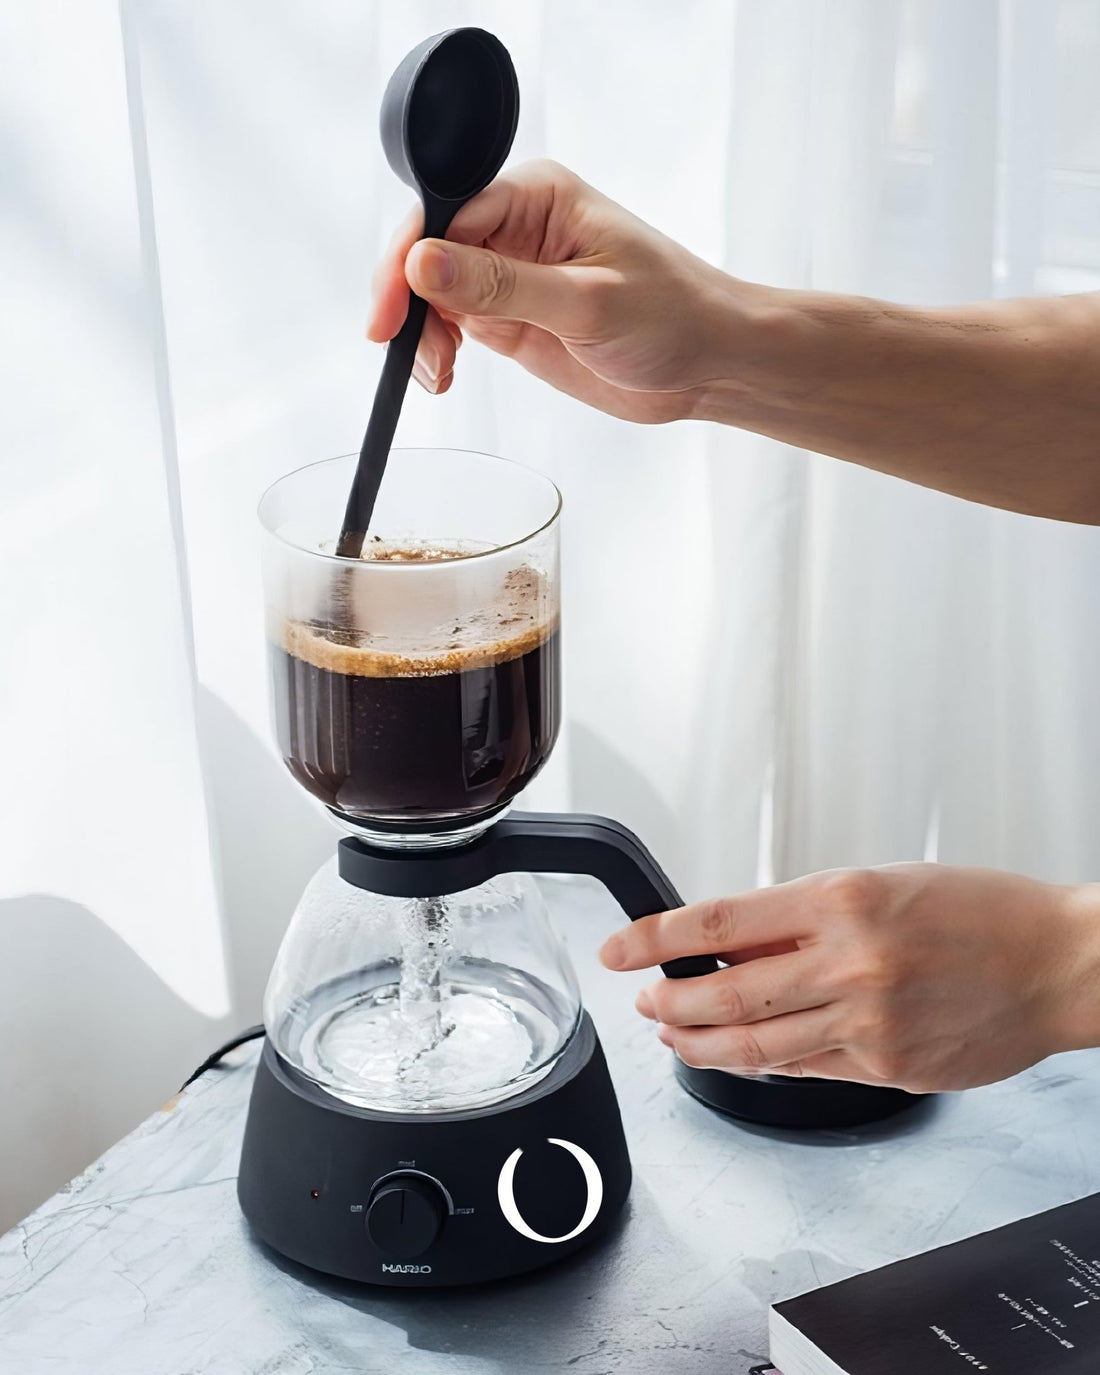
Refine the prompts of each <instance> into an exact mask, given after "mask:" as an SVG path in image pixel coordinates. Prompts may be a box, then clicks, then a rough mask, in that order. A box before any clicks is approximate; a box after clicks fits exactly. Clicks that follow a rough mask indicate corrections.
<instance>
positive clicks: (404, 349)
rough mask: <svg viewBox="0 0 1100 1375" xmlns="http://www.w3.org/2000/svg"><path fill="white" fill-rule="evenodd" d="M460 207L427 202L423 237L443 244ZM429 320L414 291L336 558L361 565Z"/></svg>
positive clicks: (394, 342)
mask: <svg viewBox="0 0 1100 1375" xmlns="http://www.w3.org/2000/svg"><path fill="white" fill-rule="evenodd" d="M461 204H462V202H461V201H437V200H435V199H434V198H428V199H427V201H426V203H425V206H424V233H423V235H422V237H423V238H425V239H441V238H443V236H444V234H446V232H447V228H448V226H449V225H450V223H451V220H452V219H453V218H454V215H455V212H456V211H457V210H458V208H459V206H460V205H461ZM427 314H428V303H427V301H425V300H424V299H423V298H422V297H420V296H417V295H416V293H415V292H413V291H410V292H409V309H408V312H407V314H406V315H405V323H404V324H403V325H402V326H401V328H400V329H399V330H398V331H397V333H396V334H395V335H394V337H393V338H392V339H391V340H390V342H389V346H388V347H387V349H386V359H385V362H384V363H383V364H382V375H381V377H380V378H379V379H378V389H377V390H376V391H375V393H374V404H373V405H372V406H371V412H370V419H369V420H368V421H367V432H366V434H365V435H364V436H363V447H362V448H361V449H360V451H359V463H358V465H357V466H356V469H355V477H354V478H353V479H352V484H351V491H350V492H349V493H348V504H347V509H346V510H345V512H344V523H343V525H342V526H341V527H340V540H339V543H338V544H337V546H336V553H337V554H338V555H339V556H340V557H341V558H346V559H357V558H358V557H359V556H360V554H361V553H362V551H363V541H364V540H365V539H366V537H367V531H368V530H369V529H370V522H371V517H372V516H373V515H374V503H375V502H376V501H377V500H378V489H379V487H380V486H381V485H382V474H383V473H384V472H385V471H386V460H387V459H388V458H389V456H390V447H391V445H392V444H393V436H394V432H395V431H396V429H397V422H398V420H399V419H400V417H401V406H402V404H403V402H404V400H405V393H406V392H407V391H408V389H409V378H410V377H411V376H412V369H413V362H414V361H415V359H416V350H417V346H418V345H419V343H420V336H421V334H422V333H423V330H424V320H425V318H426V317H427Z"/></svg>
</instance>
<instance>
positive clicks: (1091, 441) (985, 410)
mask: <svg viewBox="0 0 1100 1375" xmlns="http://www.w3.org/2000/svg"><path fill="white" fill-rule="evenodd" d="M703 329H704V331H705V333H706V335H707V339H706V343H705V351H706V354H707V355H708V356H709V357H710V358H712V359H715V360H717V361H716V366H715V367H714V370H713V372H712V375H711V376H710V378H709V379H708V381H707V382H706V383H705V384H704V385H703V386H702V387H700V388H698V389H697V398H698V399H697V401H696V403H695V405H694V407H693V411H692V414H693V415H694V416H696V417H697V418H701V419H708V420H716V421H720V422H722V423H725V424H729V425H736V426H738V427H740V428H742V429H747V430H754V431H756V432H758V433H761V434H767V435H770V436H772V437H773V438H776V439H779V440H782V441H784V442H785V443H789V444H795V445H798V446H800V447H802V448H806V449H811V450H814V451H816V452H818V453H824V454H831V455H833V456H834V457H837V458H843V459H847V460H849V461H850V462H853V463H859V464H862V465H863V466H864V467H868V468H874V469H877V470H879V471H880V472H885V473H891V474H894V475H895V476H897V477H902V478H905V479H907V480H909V481H911V482H917V483H920V484H921V485H923V486H926V487H935V488H938V489H939V490H941V491H944V492H951V493H953V494H954V495H956V496H961V497H967V498H969V499H970V500H973V501H979V502H983V503H985V504H986V505H992V506H1003V507H1007V508H1009V509H1012V510H1016V511H1024V512H1027V513H1029V514H1032V515H1042V516H1052V517H1055V518H1057V519H1061V520H1073V521H1081V522H1085V523H1090V524H1100V385H1098V384H1100V293H1096V294H1090V295H1081V296H1066V297H1057V298H1042V299H1025V300H1014V301H991V302H985V303H982V304H979V305H971V306H957V307H945V308H941V309H918V308H911V307H904V306H895V305H889V304H886V303H883V302H879V301H873V300H867V299H863V298H859V297H851V296H831V295H826V294H824V293H818V292H799V291H782V290H776V289H771V288H766V287H758V286H753V285H750V284H748V283H744V282H739V281H736V280H735V279H732V278H728V277H723V278H721V279H720V282H719V284H718V285H717V287H716V290H715V293H714V297H713V302H712V308H711V310H710V312H709V313H708V314H707V315H706V318H705V322H704V325H703Z"/></svg>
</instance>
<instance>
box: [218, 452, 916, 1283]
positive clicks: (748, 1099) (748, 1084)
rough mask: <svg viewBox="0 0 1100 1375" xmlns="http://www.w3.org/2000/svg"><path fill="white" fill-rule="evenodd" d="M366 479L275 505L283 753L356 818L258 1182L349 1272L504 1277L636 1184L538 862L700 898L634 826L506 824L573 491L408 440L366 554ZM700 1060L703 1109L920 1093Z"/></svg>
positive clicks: (291, 1227)
mask: <svg viewBox="0 0 1100 1375" xmlns="http://www.w3.org/2000/svg"><path fill="white" fill-rule="evenodd" d="M354 467H355V458H354V456H349V457H347V458H340V459H332V460H329V461H327V462H323V463H319V464H314V465H311V466H310V467H306V468H302V469H300V470H298V471H297V472H295V473H291V474H290V475H289V476H287V477H285V478H283V479H281V480H280V481H279V482H277V483H275V485H274V486H273V487H271V488H270V489H269V490H268V492H267V493H266V494H265V496H264V498H263V500H262V502H261V506H260V517H261V522H262V525H263V531H264V533H263V540H264V549H263V565H264V589H265V604H266V631H267V640H268V646H269V661H270V675H271V684H272V689H273V705H274V718H275V726H276V732H277V736H278V743H279V747H280V749H281V752H282V755H283V758H284V760H285V762H286V764H287V766H288V767H289V769H290V771H291V773H292V774H293V775H294V777H295V778H296V779H297V780H298V782H299V783H300V784H301V785H302V786H303V787H304V788H306V789H307V790H308V791H309V792H310V793H311V794H313V796H314V797H316V798H318V799H319V800H320V801H321V802H322V803H323V804H324V805H325V806H326V807H327V808H328V810H329V812H330V814H331V815H332V817H333V819H334V821H335V822H336V823H337V825H338V826H339V828H340V829H341V830H343V831H344V833H345V834H344V836H343V838H342V839H341V840H340V841H339V843H338V845H337V853H336V856H335V857H334V858H333V859H332V860H331V861H329V862H328V863H327V864H326V865H325V866H324V867H323V868H322V869H321V870H320V871H319V872H318V873H317V874H316V876H315V877H314V878H313V880H312V881H311V882H310V884H309V885H308V887H307V888H306V891H305V893H304V894H303V896H302V899H301V901H300V902H299V904H298V907H297V909H296V911H295V913H294V916H293V917H292V919H291V922H290V925H289V928H288V930H287V933H286V936H285V938H284V940H283V943H282V947H281V949H280V951H279V954H278V957H277V959H276V962H275V966H274V969H273V971H272V974H271V978H270V981H269V983H268V987H267V991H266V994H265V999H264V1025H265V1028H266V1033H267V1039H266V1043H265V1046H264V1049H263V1053H262V1056H261V1059H260V1063H259V1066H258V1069H257V1074H256V1080H255V1084H254V1088H253V1093H252V1099H251V1103H250V1106H249V1111H248V1119H247V1123H246V1128H245V1135H244V1142H243V1147H242V1155H241V1166H240V1174H239V1180H238V1196H239V1199H240V1203H241V1207H242V1210H243V1211H244V1214H245V1216H246V1217H247V1218H248V1220H249V1222H250V1223H251V1225H252V1227H253V1229H254V1231H255V1232H256V1234H257V1235H258V1236H259V1237H260V1238H261V1239H262V1240H264V1241H265V1242H267V1243H268V1244H269V1245H271V1246H272V1247H274V1249H275V1250H277V1251H279V1252H281V1253H282V1254H284V1255H286V1256H289V1257H291V1258H292V1259H294V1260H297V1261H300V1262H302V1263H304V1264H306V1265H308V1266H311V1267H313V1268H314V1269H317V1270H320V1271H324V1272H326V1273H329V1274H333V1275H339V1276H343V1277H345V1278H350V1279H354V1280H360V1281H366V1282H369V1283H373V1284H384V1285H398V1286H414V1287H415V1286H434V1285H452V1284H461V1283H469V1282H474V1281H482V1280H489V1279H496V1278H501V1277H504V1276H508V1275H514V1274H519V1273H522V1272H524V1271H527V1270H531V1269H534V1268H536V1267H538V1266H541V1265H544V1264H546V1263H548V1262H550V1261H552V1260H555V1259H557V1258H558V1257H560V1256H563V1255H566V1254H568V1253H570V1252H572V1251H574V1250H576V1249H577V1248H579V1247H581V1246H583V1245H585V1244H586V1243H587V1242H588V1241H589V1240H591V1239H593V1238H595V1237H596V1236H598V1235H599V1234H600V1232H601V1231H603V1230H605V1229H606V1228H607V1227H608V1226H609V1225H610V1223H611V1222H612V1221H613V1220H614V1219H615V1217H616V1216H617V1214H618V1213H619V1211H620V1209H621V1208H622V1205H623V1204H624V1202H625V1200H626V1197H627V1194H628V1192H629V1188H630V1178H631V1169H630V1159H629V1155H628V1152H627V1146H626V1141H625V1138H624V1135H623V1128H622V1122H621V1118H620V1114H619V1108H618V1104H617V1101H616V1098H615V1091H614V1088H613V1086H612V1083H611V1079H610V1076H609V1073H608V1069H607V1065H606V1062H605V1059H604V1055H603V1052H602V1050H601V1048H600V1043H599V1039H598V1036H597V1034H596V1031H595V1028H594V1026H593V1024H592V1021H591V1018H590V1017H589V1016H588V1014H587V1013H586V1012H585V1010H584V1008H583V1007H582V1005H581V1001H580V995H579V991H578V986H577V980H576V976H575V974H574V972H573V969H572V966H571V964H570V961H569V957H568V955H567V953H566V951H565V949H564V947H563V945H562V944H561V942H560V940H559V939H558V938H557V936H556V935H555V933H554V932H553V930H552V928H551V924H550V921H549V917H548V914H547V911H546V907H545V904H544V902H543V899H542V897H541V895H540V892H539V889H538V887H537V885H536V883H535V881H534V879H533V878H532V874H537V873H557V874H566V873H574V874H577V873H580V874H589V875H592V876H594V877H596V878H598V879H600V880H601V881H602V882H603V883H604V884H605V885H606V887H607V888H608V889H609V891H610V892H611V894H612V895H613V896H614V897H615V899H616V900H617V901H618V902H619V904H620V906H621V907H622V909H623V910H624V912H626V914H627V915H628V916H629V917H631V918H632V919H636V918H638V917H641V916H645V915H648V914H650V913H654V912H659V911H663V910H667V909H669V908H673V907H677V906H680V905H681V899H680V898H679V897H678V895H677V893H676V891H675V890H674V889H673V887H672V886H671V884H670V883H669V881H668V879H667V878H666V877H665V876H664V874H663V873H662V872H661V870H660V869H659V868H658V866H657V864H656V862H655V861H654V860H653V858H652V856H651V855H650V854H649V852H648V851H647V850H646V849H645V848H644V846H643V845H642V844H641V842H640V841H639V840H638V839H637V838H636V837H635V836H634V835H632V834H631V833H630V832H629V831H628V830H626V828H625V827H622V826H620V825H619V824H618V823H616V822H614V821H610V820H607V819H605V818H601V817H589V816H574V815H561V816H555V815H542V814H534V813H522V812H510V810H509V809H510V804H511V803H512V800H513V798H514V797H515V796H516V795H517V794H518V793H519V792H520V791H521V789H522V788H524V787H525V786H526V785H527V784H528V783H529V782H530V781H531V780H532V779H533V778H534V777H535V775H536V774H537V773H538V772H539V770H540V769H541V767H542V765H543V764H544V763H545V761H546V759H547V757H548V756H549V754H550V751H551V749H552V748H553V745H554V741H555V738H556V736H557V733H558V727H559V720H560V633H561V632H560V605H559V521H560V512H561V499H560V496H559V493H558V491H557V489H556V487H555V486H554V485H553V483H551V482H550V481H549V480H548V479H547V478H545V477H543V476H542V475H540V474H538V473H535V472H533V471H531V470H529V469H526V468H523V467H521V466H520V465H518V464H514V463H509V462H506V461H504V460H502V459H497V458H492V457H489V456H487V455H484V454H478V453H471V452H461V451H448V450H426V449H419V450H418V449H407V450H400V449H397V450H394V451H393V452H392V455H391V457H390V461H389V466H388V468H387V473H386V481H385V483H384V484H383V486H382V489H381V495H380V498H379V502H378V505H377V507H376V510H375V516H374V520H373V522H372V526H371V530H372V533H371V535H370V536H369V538H368V540H367V542H366V544H365V546H364V549H363V553H362V556H361V557H360V558H359V559H357V560H351V559H347V558H338V557H336V555H335V552H334V545H335V533H336V531H337V530H338V528H339V515H340V511H341V509H342V507H343V503H344V499H345V497H346V493H347V491H348V486H349V483H350V481H351V477H352V474H353V471H354ZM717 967H718V966H717V964H716V962H715V960H714V959H713V958H712V957H710V956H700V957H694V958H689V959H682V960H677V961H675V962H673V963H671V964H669V965H666V966H665V967H664V971H665V973H666V974H667V975H670V976H672V977H684V976H693V975H701V974H707V973H710V972H713V971H714V970H715V969H716V968H717ZM675 1063H676V1072H677V1075H678V1077H679V1079H680V1081H681V1082H682V1083H683V1085H684V1087H685V1088H686V1089H687V1090H688V1091H689V1092H690V1093H692V1094H693V1095H694V1096H695V1097H697V1098H699V1099H701V1100H702V1101H703V1102H706V1103H708V1104H709V1105H710V1106H713V1107H716V1108H717V1109H718V1110H719V1111H722V1112H724V1113H727V1114H728V1115H730V1116H733V1117H738V1118H741V1119H742V1120H748V1121H756V1122H763V1123H768V1124H772V1125H781V1126H848V1125H853V1124H854V1123H856V1122H863V1121H868V1120H872V1119H874V1118H877V1117H882V1116H885V1115H887V1114H888V1113H889V1112H892V1111H895V1110H896V1109H897V1108H898V1107H900V1106H902V1105H903V1104H904V1103H905V1102H907V1101H909V1098H908V1095H904V1094H900V1093H898V1092H897V1091H894V1090H887V1089H870V1088H865V1087H863V1086H859V1085H846V1084H835V1083H824V1082H814V1081H802V1080H781V1079H776V1078H770V1077H764V1078H762V1079H747V1078H739V1077H737V1076H733V1075H729V1074H724V1073H722V1072H719V1071H715V1070H698V1069H692V1068H689V1067H687V1066H685V1065H683V1064H681V1063H680V1062H679V1061H676V1062H675Z"/></svg>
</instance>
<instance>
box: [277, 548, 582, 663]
mask: <svg viewBox="0 0 1100 1375" xmlns="http://www.w3.org/2000/svg"><path fill="white" fill-rule="evenodd" d="M386 557H387V560H389V559H392V558H393V556H392V555H388V556H386ZM418 557H423V556H422V555H419V556H418V555H412V558H413V559H417V558H418ZM395 561H396V560H395ZM410 561H411V560H410ZM545 594H546V583H545V579H544V578H543V577H542V576H541V575H540V574H539V573H537V572H536V571H535V570H534V569H532V568H516V569H513V570H512V572H511V573H509V575H508V577H507V579H506V580H505V585H504V588H503V590H502V595H501V597H500V600H499V601H498V602H497V604H496V605H494V606H491V607H489V608H487V609H485V610H482V611H478V612H477V613H475V614H473V615H471V616H469V617H467V618H465V619H464V620H462V621H461V622H460V623H459V624H457V625H451V624H447V625H445V626H443V627H441V628H440V629H439V631H438V632H437V633H436V635H434V636H429V637H427V639H428V641H429V642H428V643H417V644H416V645H415V647H410V646H406V645H403V644H397V643H394V641H393V640H392V638H389V637H387V639H386V640H382V639H380V638H379V637H373V636H370V635H369V634H365V633H362V632H357V631H355V630H349V629H346V628H344V627H336V626H326V625H317V624H312V623H307V622H304V621H294V620H285V621H284V622H283V623H282V628H281V635H280V640H281V644H282V648H283V649H284V650H285V651H286V652H287V653H288V654H290V655H291V656H292V657H293V658H295V659H301V660H302V661H303V662H305V663H307V664H312V665H313V667H315V668H321V669H327V670H328V671H329V672H330V673H340V674H344V675H346V676H349V677H357V678H423V677H430V676H435V675H437V674H444V673H463V672H465V671H467V670H469V669H475V668H492V667H493V666H494V665H496V664H504V663H508V662H509V661H510V660H512V659H518V658H520V657H521V656H522V655H524V654H529V653H530V652H531V650H533V649H537V648H538V647H539V645H541V644H543V643H544V642H545V641H546V640H548V639H549V638H550V636H551V635H552V634H553V633H554V631H555V630H556V629H557V628H558V616H557V614H556V611H555V613H554V614H553V615H552V616H547V615H546V611H547V607H546V595H545ZM433 639H434V640H436V641H437V643H435V644H433V643H430V641H431V640H433Z"/></svg>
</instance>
